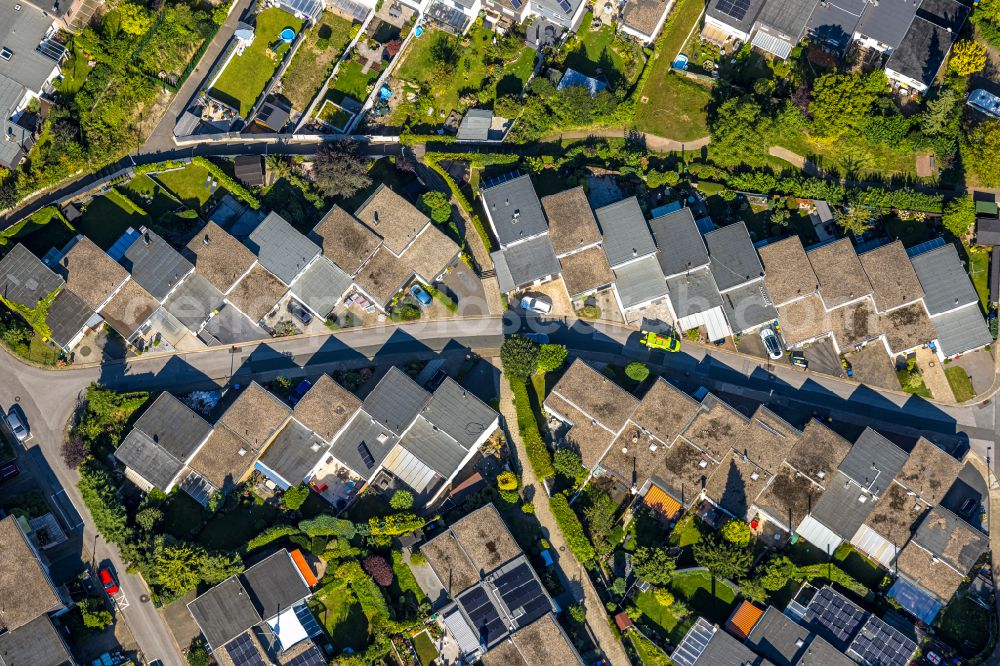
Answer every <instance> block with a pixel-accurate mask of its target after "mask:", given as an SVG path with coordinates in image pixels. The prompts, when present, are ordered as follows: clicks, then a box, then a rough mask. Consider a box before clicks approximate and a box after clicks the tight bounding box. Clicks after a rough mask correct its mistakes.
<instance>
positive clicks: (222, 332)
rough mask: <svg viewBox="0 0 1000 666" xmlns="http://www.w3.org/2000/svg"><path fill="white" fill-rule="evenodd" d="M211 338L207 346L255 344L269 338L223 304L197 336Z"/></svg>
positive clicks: (237, 310)
mask: <svg viewBox="0 0 1000 666" xmlns="http://www.w3.org/2000/svg"><path fill="white" fill-rule="evenodd" d="M206 334H207V335H208V336H211V338H209V339H208V342H207V344H212V345H220V344H222V345H232V344H236V343H239V342H255V341H257V340H264V339H266V338H269V337H271V336H270V334H269V333H268V332H267V331H265V330H264V329H263V328H261V327H260V326H258V325H257V324H255V323H254V322H252V321H251V320H250V318H249V317H247V316H246V315H245V314H243V313H242V312H240V311H239V309H238V308H236V307H235V306H233V305H230V304H228V303H227V304H225V305H223V306H222V309H221V310H219V313H218V314H217V315H215V316H214V317H212V318H211V319H209V320H208V323H207V324H205V328H204V329H202V331H201V333H200V334H199V335H200V336H201V337H206Z"/></svg>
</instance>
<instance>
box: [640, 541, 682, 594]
mask: <svg viewBox="0 0 1000 666" xmlns="http://www.w3.org/2000/svg"><path fill="white" fill-rule="evenodd" d="M676 568H677V561H676V560H675V559H674V558H672V557H671V556H670V555H669V553H667V549H666V548H647V547H646V546H642V547H640V548H636V550H635V554H634V555H633V556H632V570H633V571H635V575H636V576H638V577H639V578H641V579H642V580H644V581H646V582H647V583H649V584H650V585H658V586H661V587H662V586H664V585H669V584H670V579H671V578H672V577H673V575H674V569H676Z"/></svg>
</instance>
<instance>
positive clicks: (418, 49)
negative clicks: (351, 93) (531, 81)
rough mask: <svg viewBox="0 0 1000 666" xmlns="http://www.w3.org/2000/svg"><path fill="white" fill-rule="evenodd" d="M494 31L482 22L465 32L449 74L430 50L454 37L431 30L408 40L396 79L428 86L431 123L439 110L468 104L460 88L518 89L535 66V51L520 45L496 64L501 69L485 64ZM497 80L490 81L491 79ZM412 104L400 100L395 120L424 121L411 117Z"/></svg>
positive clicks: (498, 91)
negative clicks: (514, 54) (436, 64)
mask: <svg viewBox="0 0 1000 666" xmlns="http://www.w3.org/2000/svg"><path fill="white" fill-rule="evenodd" d="M494 37H495V35H494V33H493V32H492V31H491V30H489V29H488V28H486V27H484V26H482V25H476V26H473V27H472V29H471V30H470V31H469V32H468V34H467V35H466V38H467V39H468V40H469V45H468V46H460V47H459V53H460V56H459V61H458V63H457V65H456V67H455V69H454V71H453V72H452V73H450V74H443V75H442V74H441V73H439V71H438V70H437V69H436V68H435V67H434V63H433V59H432V57H431V53H432V51H433V50H434V46H435V44H437V43H438V42H439V41H447V40H451V39H454V37H452V36H450V35H448V34H447V33H445V32H441V31H437V30H432V31H430V32H429V33H428V34H425V35H424V36H423V37H422V38H421V39H417V40H414V41H411V42H410V45H409V46H408V47H407V51H406V53H405V54H404V56H403V58H404V59H403V61H402V62H401V63H400V65H399V68H398V69H397V70H396V72H395V76H396V78H398V79H402V80H404V81H410V82H413V83H415V84H417V85H420V86H423V87H425V88H427V89H428V90H429V95H430V96H431V98H432V100H433V101H432V106H433V107H434V116H433V120H432V122H431V124H433V125H437V124H440V120H441V118H440V114H441V113H444V114H448V113H449V112H450V111H452V110H455V111H459V112H464V111H465V110H466V109H467V108H468V104H464V103H462V102H461V100H460V98H461V97H462V93H463V92H468V91H473V92H475V91H479V90H481V89H483V88H485V87H486V86H489V85H494V87H493V90H492V91H490V92H491V96H500V95H506V94H513V93H518V92H520V91H521V89H522V88H523V87H524V84H525V82H527V80H528V77H529V76H531V72H532V70H533V69H534V54H535V51H534V50H533V49H531V48H529V47H527V46H525V47H524V48H522V49H521V51H520V52H519V53H518V57H517V58H515V59H513V60H511V61H510V62H506V63H503V64H502V65H498V67H500V72H498V73H497V72H494V73H493V74H491V73H490V69H491V67H490V66H489V65H487V63H486V62H485V60H486V50H487V47H488V46H489V45H490V43H491V42H492V40H493V39H494ZM493 80H495V81H496V83H495V84H492V83H491V81H493ZM414 113H415V110H414V106H413V105H412V104H409V103H407V102H405V101H404V102H401V103H400V105H399V107H397V109H396V111H395V112H394V114H393V118H394V121H399V122H401V121H403V120H405V119H406V117H407V116H411V120H413V122H416V123H423V122H426V121H427V117H426V116H424V117H414Z"/></svg>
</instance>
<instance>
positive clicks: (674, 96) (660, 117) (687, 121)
mask: <svg viewBox="0 0 1000 666" xmlns="http://www.w3.org/2000/svg"><path fill="white" fill-rule="evenodd" d="M703 8H704V3H702V2H701V1H700V0H678V2H677V3H676V4H675V5H674V8H673V9H672V10H670V16H668V17H667V21H666V23H665V24H664V26H663V32H662V33H661V35H660V39H659V41H658V42H657V43H656V54H657V55H656V58H655V59H654V60H653V61H652V62H650V63H649V65H647V66H648V67H652V70H651V71H650V72H649V75H648V77H647V78H646V80H645V81H644V83H643V86H642V89H641V90H639V91H638V97H637V99H636V111H635V120H636V125H637V127H638V128H639V129H640V130H643V131H645V132H651V133H652V134H656V135H659V136H663V137H666V138H668V139H674V140H677V141H691V140H692V139H697V138H699V137H703V136H705V135H707V134H708V116H707V113H706V107H707V106H708V103H709V101H710V100H711V97H712V95H711V91H710V90H709V89H708V88H707V87H706V86H703V85H701V84H699V83H696V82H694V81H692V80H691V79H688V78H685V77H683V76H680V75H677V74H674V73H672V72H671V71H670V65H671V63H672V62H673V60H674V56H676V55H677V53H678V52H679V51H680V49H681V47H682V46H683V45H684V42H685V40H686V39H687V36H688V34H689V33H690V32H691V28H692V27H693V26H695V25H696V24H697V22H698V18H699V17H700V16H701V11H702V9H703ZM643 98H647V99H646V102H645V103H644V102H643Z"/></svg>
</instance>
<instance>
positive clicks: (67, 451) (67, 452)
mask: <svg viewBox="0 0 1000 666" xmlns="http://www.w3.org/2000/svg"><path fill="white" fill-rule="evenodd" d="M62 458H63V462H64V463H66V467H69V468H70V469H76V468H77V467H79V466H80V465H81V464H82V463H83V461H84V460H86V459H87V445H86V444H85V443H84V441H83V438H82V437H80V435H78V434H76V433H73V434H71V435H70V436H69V437H68V438H67V439H66V441H65V442H63V445H62Z"/></svg>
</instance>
